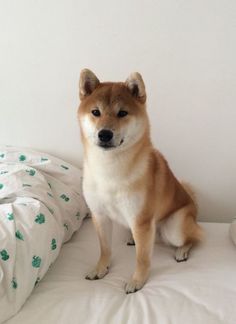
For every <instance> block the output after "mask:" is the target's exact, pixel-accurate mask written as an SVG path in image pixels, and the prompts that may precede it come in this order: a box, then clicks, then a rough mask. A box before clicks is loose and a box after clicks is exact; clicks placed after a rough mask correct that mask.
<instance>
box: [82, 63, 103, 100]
mask: <svg viewBox="0 0 236 324" xmlns="http://www.w3.org/2000/svg"><path fill="white" fill-rule="evenodd" d="M99 83H100V81H99V80H98V78H97V77H96V75H95V74H94V73H93V72H92V71H90V70H89V69H83V70H82V71H81V73H80V80H79V96H80V100H83V99H84V98H85V97H87V96H89V95H90V94H91V93H92V92H93V91H94V90H95V88H96V87H97V86H98V85H99Z"/></svg>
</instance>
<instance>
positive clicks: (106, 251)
mask: <svg viewBox="0 0 236 324" xmlns="http://www.w3.org/2000/svg"><path fill="white" fill-rule="evenodd" d="M93 223H94V226H95V229H96V232H97V234H98V238H99V243H100V258H99V260H98V263H97V265H96V267H95V269H93V270H92V271H90V272H89V273H88V274H87V276H86V277H85V278H86V279H89V280H96V279H101V278H103V277H104V276H105V275H106V274H107V273H108V270H109V266H110V259H111V233H112V222H111V220H110V219H109V218H108V217H105V216H99V217H97V216H96V217H95V216H93Z"/></svg>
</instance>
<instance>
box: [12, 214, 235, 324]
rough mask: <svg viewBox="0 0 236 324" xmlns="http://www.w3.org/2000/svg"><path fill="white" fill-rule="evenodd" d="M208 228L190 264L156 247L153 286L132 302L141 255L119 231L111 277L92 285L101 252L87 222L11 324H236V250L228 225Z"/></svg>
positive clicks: (115, 235)
mask: <svg viewBox="0 0 236 324" xmlns="http://www.w3.org/2000/svg"><path fill="white" fill-rule="evenodd" d="M202 226H203V227H204V229H205V231H206V239H205V241H204V242H203V243H202V244H201V245H199V246H198V247H196V248H195V249H194V250H192V252H191V256H190V258H189V260H188V261H187V262H182V263H177V262H176V261H175V260H174V258H173V252H174V251H173V249H172V248H171V247H167V246H165V245H162V244H160V243H158V244H155V248H154V253H153V263H152V270H151V274H150V278H149V280H148V282H147V283H146V285H145V286H144V288H143V289H142V290H141V291H138V292H137V293H135V294H130V295H126V294H125V293H124V285H125V282H126V281H127V280H128V279H129V277H130V276H131V274H132V271H133V268H134V263H135V248H134V247H132V246H127V245H126V241H127V237H128V233H127V231H126V230H125V229H123V228H122V227H120V226H118V225H114V226H113V259H112V267H111V270H110V272H109V273H108V275H107V276H106V277H104V278H103V279H101V280H96V281H88V280H85V279H84V276H85V274H86V272H87V271H88V270H90V268H91V267H92V266H93V265H94V263H95V261H96V259H97V257H98V253H99V245H98V240H97V236H96V234H95V231H94V228H93V225H92V221H91V218H85V219H84V221H83V223H82V226H81V228H80V229H79V230H78V232H76V233H75V234H74V235H73V237H72V239H71V240H70V241H69V242H68V243H66V244H65V245H64V246H63V247H62V249H61V252H60V254H59V257H58V258H57V260H56V262H55V263H54V264H53V265H52V267H51V268H50V269H49V271H48V272H47V274H46V275H45V277H44V279H43V280H42V281H41V282H40V283H39V284H38V286H37V287H36V288H35V290H34V291H33V293H32V295H31V296H30V297H29V298H28V300H27V301H26V303H25V304H24V306H23V307H22V309H21V310H20V311H19V313H18V314H17V315H15V316H14V317H12V318H11V319H10V320H8V321H6V324H19V323H24V324H32V323H44V324H47V323H48V324H49V323H50V324H54V323H55V324H65V323H67V324H70V323H71V324H72V323H73V324H74V323H79V324H80V323H83V324H84V323H91V324H92V323H96V324H97V323H102V324H108V323H109V324H117V323H135V324H138V323H151V324H152V323H160V324H167V323H168V324H169V323H171V324H177V323H178V324H180V323H181V324H183V323H191V324H199V323H202V324H203V323H204V324H218V323H222V324H223V323H224V324H235V323H236V307H235V299H236V275H235V269H236V250H235V246H234V245H233V243H232V242H231V240H230V238H229V235H228V231H229V224H217V223H202Z"/></svg>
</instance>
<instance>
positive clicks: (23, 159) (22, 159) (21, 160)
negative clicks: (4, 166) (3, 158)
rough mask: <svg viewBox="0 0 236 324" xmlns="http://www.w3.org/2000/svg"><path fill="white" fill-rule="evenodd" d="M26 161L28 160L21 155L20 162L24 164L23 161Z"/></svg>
mask: <svg viewBox="0 0 236 324" xmlns="http://www.w3.org/2000/svg"><path fill="white" fill-rule="evenodd" d="M25 160H26V156H25V155H23V154H21V155H20V156H19V161H20V162H23V161H25Z"/></svg>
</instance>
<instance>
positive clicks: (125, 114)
mask: <svg viewBox="0 0 236 324" xmlns="http://www.w3.org/2000/svg"><path fill="white" fill-rule="evenodd" d="M127 115H128V112H127V111H125V110H120V111H119V112H118V114H117V117H119V118H122V117H125V116H127Z"/></svg>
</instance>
